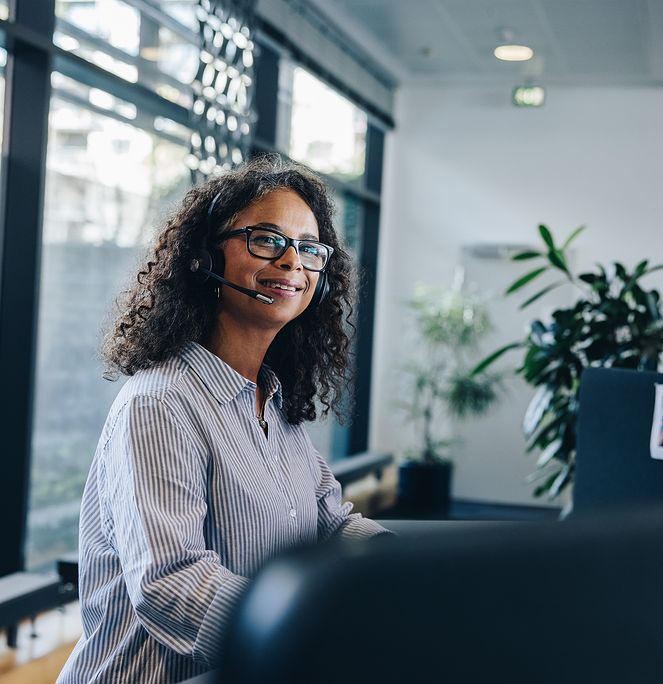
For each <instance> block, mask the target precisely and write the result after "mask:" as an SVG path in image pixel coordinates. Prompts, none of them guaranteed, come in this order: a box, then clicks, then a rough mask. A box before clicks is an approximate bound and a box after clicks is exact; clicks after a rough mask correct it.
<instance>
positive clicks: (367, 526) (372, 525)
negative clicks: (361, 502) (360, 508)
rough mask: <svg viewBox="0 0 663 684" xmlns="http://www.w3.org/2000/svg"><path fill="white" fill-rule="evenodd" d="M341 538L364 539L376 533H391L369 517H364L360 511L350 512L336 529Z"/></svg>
mask: <svg viewBox="0 0 663 684" xmlns="http://www.w3.org/2000/svg"><path fill="white" fill-rule="evenodd" d="M337 534H338V537H340V538H341V539H365V538H367V537H374V536H375V535H377V534H393V532H392V531H391V530H388V529H386V528H385V527H382V525H380V523H376V522H375V520H371V519H370V518H364V516H363V515H361V513H352V514H351V515H349V516H348V519H347V520H346V521H345V522H344V523H343V525H342V526H341V528H340V529H339V531H338V533H337Z"/></svg>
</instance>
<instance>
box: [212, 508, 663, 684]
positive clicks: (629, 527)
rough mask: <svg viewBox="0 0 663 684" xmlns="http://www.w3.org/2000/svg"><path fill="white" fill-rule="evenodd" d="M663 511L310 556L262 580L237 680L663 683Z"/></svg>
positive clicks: (233, 671)
mask: <svg viewBox="0 0 663 684" xmlns="http://www.w3.org/2000/svg"><path fill="white" fill-rule="evenodd" d="M662 539H663V511H662V510H660V509H649V510H646V511H640V512H638V513H637V514H633V515H629V516H625V515H620V516H619V517H616V516H615V517H611V516H609V515H604V516H602V517H600V518H586V519H583V518H580V519H578V520H576V521H565V522H553V523H531V524H529V523H527V524H523V523H520V524H513V525H510V524H503V525H501V526H494V525H493V526H485V527H484V526H481V525H474V526H471V527H466V526H459V527H457V528H455V529H452V528H449V527H445V528H444V529H442V530H440V531H438V532H432V533H431V534H430V535H424V536H422V535H420V536H418V537H416V538H412V539H411V538H408V537H400V538H378V539H374V540H372V541H362V542H353V543H347V544H338V545H327V546H324V547H317V548H310V549H304V550H300V551H298V552H295V553H292V554H290V555H288V556H285V557H282V558H280V559H277V560H274V561H273V562H272V563H270V564H268V565H267V566H266V567H265V568H264V569H263V571H261V572H260V573H259V575H258V576H257V577H256V580H255V582H254V583H253V585H252V586H251V587H250V589H249V591H248V592H247V594H246V595H245V597H244V599H243V601H242V603H241V604H240V606H239V607H238V610H237V612H236V613H235V614H234V619H233V620H232V621H231V624H230V629H229V631H228V633H227V634H226V637H225V638H224V640H223V652H222V659H221V661H220V665H219V670H218V676H219V679H218V681H219V682H223V683H224V684H226V683H227V682H233V683H236V684H267V683H269V684H286V683H287V684H300V683H302V684H303V683H307V684H308V683H310V684H327V683H332V682H333V683H334V684H339V683H345V684H351V683H355V682H356V683H360V682H361V683H362V684H365V683H371V684H373V683H375V684H380V683H382V682H403V683H405V684H413V683H415V682H416V683H418V682H444V683H445V684H454V683H462V684H469V683H479V682H481V683H484V682H500V683H501V682H523V683H528V684H529V683H536V684H548V683H550V684H576V683H577V684H581V683H582V684H593V683H599V682H600V683H601V684H612V683H614V684H617V683H619V684H624V683H625V682H638V684H645V683H647V682H652V683H653V682H660V681H663V647H662V646H661V634H662V632H661V624H662V623H663V580H662V577H663V549H662V545H661V540H662Z"/></svg>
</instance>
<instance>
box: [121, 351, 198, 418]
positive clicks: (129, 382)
mask: <svg viewBox="0 0 663 684" xmlns="http://www.w3.org/2000/svg"><path fill="white" fill-rule="evenodd" d="M187 370H188V366H187V364H186V363H185V362H184V361H183V360H182V359H181V357H180V356H179V354H173V355H171V356H169V357H168V358H167V359H165V360H164V361H162V362H160V363H157V364H154V365H153V366H150V367H149V368H144V369H142V370H139V371H137V372H136V373H135V374H134V375H131V376H129V377H128V378H127V379H126V380H125V382H124V384H123V385H122V387H121V389H120V391H119V392H118V394H117V396H116V398H115V401H114V402H113V406H112V408H111V413H112V412H114V411H118V410H120V409H121V408H122V406H125V405H126V404H128V403H130V402H131V401H132V400H134V399H137V398H139V397H146V398H152V399H155V400H166V399H167V398H170V397H172V396H174V395H177V394H178V393H181V391H182V388H183V385H184V386H186V379H187Z"/></svg>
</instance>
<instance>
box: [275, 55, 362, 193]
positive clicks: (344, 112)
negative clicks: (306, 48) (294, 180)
mask: <svg viewBox="0 0 663 684" xmlns="http://www.w3.org/2000/svg"><path fill="white" fill-rule="evenodd" d="M366 124H367V121H366V114H365V113H364V112H363V111H362V110H361V109H359V108H358V107H356V106H355V105H354V104H353V103H352V102H350V100H347V99H346V98H344V97H342V96H341V95H339V94H338V93H337V92H336V91H335V90H333V89H332V88H330V87H329V86H328V85H326V84H325V83H323V82H322V81H321V80H320V79H318V78H316V77H315V76H313V75H312V74H310V73H309V72H308V71H306V70H305V69H302V68H301V67H295V68H294V71H293V75H292V109H291V116H290V131H289V145H288V154H289V155H290V156H291V157H292V158H293V159H297V160H298V161H301V162H303V163H305V164H308V165H309V166H311V167H312V168H314V169H316V170H318V171H320V172H321V173H327V174H333V175H336V176H340V177H342V178H344V179H352V178H357V177H359V176H361V175H362V174H363V173H364V160H365V156H366Z"/></svg>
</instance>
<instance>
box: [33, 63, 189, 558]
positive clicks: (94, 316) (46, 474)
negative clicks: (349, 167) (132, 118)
mask: <svg viewBox="0 0 663 684" xmlns="http://www.w3.org/2000/svg"><path fill="white" fill-rule="evenodd" d="M53 81H54V95H53V98H52V102H51V111H50V116H49V142H48V154H47V161H46V172H47V176H46V192H45V209H44V227H43V244H42V266H41V285H40V303H39V322H38V324H39V328H38V330H39V332H38V346H37V363H36V383H35V388H36V390H35V403H34V419H33V447H32V477H31V492H30V512H29V518H28V544H27V559H28V567H30V568H44V567H49V566H50V567H52V561H53V560H54V559H56V558H57V557H58V556H59V555H61V554H62V553H65V552H68V551H71V550H75V549H76V548H77V543H78V514H79V509H80V498H81V494H82V491H83V486H84V483H85V478H86V476H87V472H88V470H89V466H90V462H91V459H92V456H93V454H94V451H95V447H96V444H97V440H98V439H99V435H100V432H101V429H102V426H103V423H104V421H105V418H106V414H107V412H108V409H109V407H110V404H111V403H112V401H113V399H114V398H115V395H116V394H117V392H118V391H119V389H120V387H121V384H122V381H121V380H120V381H118V382H109V381H107V380H104V379H103V378H102V373H103V364H102V362H101V360H100V358H99V357H98V349H99V343H100V333H101V326H102V322H103V321H104V318H105V316H106V315H107V314H108V312H109V311H110V310H111V307H112V304H113V300H114V298H115V297H116V295H117V294H118V293H119V292H120V291H121V290H122V289H124V288H126V286H127V285H129V283H128V282H127V281H126V278H127V277H129V276H130V274H132V273H134V272H135V265H136V264H137V263H138V260H139V259H140V258H141V256H142V255H143V254H144V253H145V250H146V246H147V243H148V242H149V241H150V239H151V238H152V236H153V232H154V230H156V229H157V228H158V226H159V224H160V223H161V219H162V218H163V215H164V213H165V212H167V211H168V209H170V208H172V205H173V204H174V203H175V202H176V201H178V200H179V199H180V198H181V197H182V195H183V194H184V193H185V192H186V190H187V188H188V187H189V183H190V176H189V172H188V169H187V168H186V166H185V164H184V159H185V157H186V155H187V153H188V148H187V146H186V144H185V143H182V144H178V143H177V142H176V141H174V140H173V139H172V136H166V137H164V136H162V135H160V134H159V132H158V131H156V130H154V129H153V130H145V129H141V128H137V127H135V126H133V125H131V124H129V123H125V122H123V121H120V120H118V119H117V118H113V117H111V116H106V115H104V114H101V113H98V112H95V111H90V109H87V108H85V107H83V106H80V105H78V104H75V103H73V102H71V101H69V100H68V99H67V95H68V91H67V90H66V88H63V89H62V94H63V95H64V97H60V96H59V95H58V92H59V89H60V86H61V85H64V86H67V85H69V84H68V83H67V81H68V79H65V78H64V77H63V76H61V75H60V74H57V73H55V74H53ZM84 88H85V87H84V86H82V85H80V84H79V90H84ZM106 95H107V96H108V98H110V100H108V104H110V103H111V101H112V100H113V99H114V98H111V96H109V95H108V94H107V93H106ZM96 97H97V98H100V96H99V94H97V96H96ZM115 100H116V98H115ZM116 104H122V103H121V102H117V101H116ZM127 104H128V103H124V105H125V106H126V105H127ZM159 125H160V126H162V127H163V122H161V123H160V124H159Z"/></svg>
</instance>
